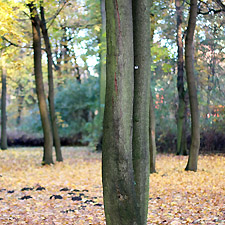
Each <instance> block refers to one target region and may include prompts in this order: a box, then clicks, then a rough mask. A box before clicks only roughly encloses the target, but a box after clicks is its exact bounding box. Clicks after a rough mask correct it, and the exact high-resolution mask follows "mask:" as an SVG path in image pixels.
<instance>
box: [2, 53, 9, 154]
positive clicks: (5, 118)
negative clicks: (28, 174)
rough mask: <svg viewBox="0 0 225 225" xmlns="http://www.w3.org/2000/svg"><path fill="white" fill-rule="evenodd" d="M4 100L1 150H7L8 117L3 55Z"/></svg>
mask: <svg viewBox="0 0 225 225" xmlns="http://www.w3.org/2000/svg"><path fill="white" fill-rule="evenodd" d="M1 60H2V98H1V149H2V150H6V149H7V147H8V146H7V130H6V129H7V126H6V124H7V115H6V93H7V87H6V68H5V60H4V55H3V54H2V57H1Z"/></svg>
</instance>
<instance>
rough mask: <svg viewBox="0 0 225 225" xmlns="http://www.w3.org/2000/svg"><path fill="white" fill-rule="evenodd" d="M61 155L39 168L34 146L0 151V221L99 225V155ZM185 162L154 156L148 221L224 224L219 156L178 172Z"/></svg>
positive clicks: (81, 151) (80, 151) (224, 186)
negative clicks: (49, 164) (60, 158)
mask: <svg viewBox="0 0 225 225" xmlns="http://www.w3.org/2000/svg"><path fill="white" fill-rule="evenodd" d="M63 156H64V159H65V161H64V162H63V163H56V164H55V165H53V166H44V167H43V166H41V165H40V162H41V158H42V151H41V149H40V148H24V149H23V148H20V149H10V150H8V151H3V152H1V153H0V160H1V163H0V175H2V176H0V224H38V225H39V224H44V225H45V224H46V225H47V224H60V225H61V224H62V225H63V224H69V225H70V224H76V225H82V224H87V225H88V224H93V225H97V224H100V225H101V224H105V218H104V207H103V197H102V184H101V154H100V153H93V152H91V151H90V150H89V149H87V148H84V147H82V148H63ZM186 162H187V157H185V156H173V155H158V156H157V171H158V173H156V174H152V175H151V176H150V193H149V213H148V224H172V225H180V224H218V225H222V224H224V223H225V219H224V212H225V205H224V202H225V199H224V196H225V181H224V180H225V179H224V178H225V168H224V157H222V156H200V157H199V166H198V168H199V170H198V172H196V173H195V172H185V171H184V168H185V165H186ZM22 190H23V191H22ZM25 196H27V197H25ZM29 196H30V197H31V198H30V197H29ZM51 196H53V197H52V198H51V199H50V197H51Z"/></svg>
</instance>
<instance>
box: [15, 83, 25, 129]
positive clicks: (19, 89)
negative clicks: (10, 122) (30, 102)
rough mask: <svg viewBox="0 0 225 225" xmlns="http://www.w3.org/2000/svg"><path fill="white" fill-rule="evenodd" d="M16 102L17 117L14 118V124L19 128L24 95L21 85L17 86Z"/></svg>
mask: <svg viewBox="0 0 225 225" xmlns="http://www.w3.org/2000/svg"><path fill="white" fill-rule="evenodd" d="M16 93H17V96H18V97H17V98H18V99H17V101H18V109H17V112H18V115H17V118H16V124H17V125H18V126H19V125H20V123H21V114H22V110H23V101H24V95H23V86H22V85H21V84H19V85H18V87H17V91H16Z"/></svg>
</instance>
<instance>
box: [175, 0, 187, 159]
mask: <svg viewBox="0 0 225 225" xmlns="http://www.w3.org/2000/svg"><path fill="white" fill-rule="evenodd" d="M175 4H176V13H177V49H178V59H177V91H178V99H179V100H178V102H179V103H178V104H179V105H178V112H177V155H186V154H187V139H186V101H185V95H186V91H185V89H184V57H183V40H182V21H183V6H182V4H181V0H175Z"/></svg>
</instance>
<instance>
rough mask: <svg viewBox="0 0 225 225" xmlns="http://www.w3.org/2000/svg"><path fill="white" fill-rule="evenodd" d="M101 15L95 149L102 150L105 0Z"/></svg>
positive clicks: (104, 78) (102, 3) (102, 1)
mask: <svg viewBox="0 0 225 225" xmlns="http://www.w3.org/2000/svg"><path fill="white" fill-rule="evenodd" d="M101 16H102V30H101V38H100V40H101V47H100V79H99V86H100V101H99V124H100V128H99V134H100V137H99V140H98V144H97V147H96V149H97V151H102V124H103V117H104V109H105V89H106V49H105V48H106V11H105V0H101Z"/></svg>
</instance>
